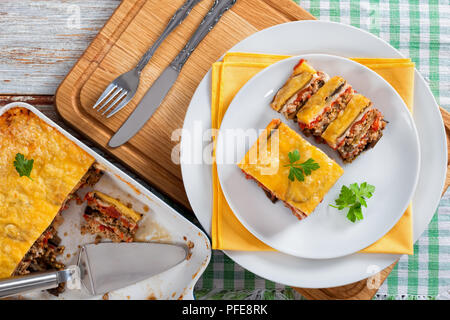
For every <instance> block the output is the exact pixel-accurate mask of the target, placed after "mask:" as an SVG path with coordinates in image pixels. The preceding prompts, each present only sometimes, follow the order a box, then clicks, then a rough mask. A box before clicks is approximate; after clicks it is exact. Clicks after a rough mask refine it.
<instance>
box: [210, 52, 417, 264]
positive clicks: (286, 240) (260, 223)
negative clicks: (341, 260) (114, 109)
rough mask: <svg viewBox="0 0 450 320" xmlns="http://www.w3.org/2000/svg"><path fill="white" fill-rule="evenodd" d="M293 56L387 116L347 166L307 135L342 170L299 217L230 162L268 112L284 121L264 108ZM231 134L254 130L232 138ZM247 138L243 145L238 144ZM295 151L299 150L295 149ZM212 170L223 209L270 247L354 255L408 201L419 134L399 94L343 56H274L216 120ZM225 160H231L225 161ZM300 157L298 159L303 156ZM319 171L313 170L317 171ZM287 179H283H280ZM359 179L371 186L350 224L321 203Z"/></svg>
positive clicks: (300, 253) (321, 255) (309, 254)
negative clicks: (372, 142)
mask: <svg viewBox="0 0 450 320" xmlns="http://www.w3.org/2000/svg"><path fill="white" fill-rule="evenodd" d="M300 59H305V60H306V61H308V63H309V64H310V65H312V66H313V67H314V68H316V70H322V71H325V72H326V73H328V75H329V76H330V77H333V76H342V77H343V78H344V79H346V80H347V81H348V83H350V84H351V85H352V86H353V88H354V89H355V90H356V91H357V92H359V93H361V94H364V95H365V96H366V97H368V98H370V99H371V100H372V102H373V104H374V106H375V107H376V108H378V109H379V110H380V111H381V112H382V114H383V115H384V117H385V119H386V120H387V121H389V124H388V125H387V127H386V129H385V130H384V131H383V137H382V138H381V140H380V141H379V142H378V143H377V145H376V147H375V148H373V149H370V150H368V151H365V152H363V153H362V154H361V155H360V156H359V157H358V158H357V159H356V160H355V161H353V162H352V163H351V164H343V163H342V161H341V160H340V159H339V156H338V154H337V152H335V151H333V150H331V148H328V147H327V146H326V145H325V144H318V143H316V142H315V141H314V139H313V138H311V139H309V141H310V143H311V144H313V145H316V147H319V148H320V149H321V150H322V151H324V152H326V153H327V154H328V156H329V157H331V158H332V159H334V160H335V161H336V162H338V163H339V165H341V167H342V168H343V169H344V174H343V175H342V176H341V177H340V179H339V180H338V181H337V182H336V183H335V185H334V186H333V187H332V188H331V189H330V191H329V192H328V193H327V194H326V196H325V197H324V199H323V201H322V202H321V203H320V204H319V205H318V206H317V207H316V209H315V210H314V211H313V213H311V215H310V216H309V217H308V218H306V219H303V220H302V221H299V220H298V219H297V217H295V216H294V215H293V214H292V213H291V211H290V209H288V208H286V207H285V206H284V204H283V203H282V201H278V202H277V203H275V204H273V203H272V202H271V201H270V200H269V199H268V198H267V196H266V195H265V192H263V191H262V190H261V188H260V187H259V186H258V185H257V184H256V183H255V181H252V180H248V179H247V178H246V177H245V175H244V174H243V173H242V170H241V169H240V168H239V167H238V166H237V165H236V163H237V162H239V161H240V160H241V159H242V158H243V157H244V156H245V154H246V153H247V151H248V149H249V146H252V145H253V144H254V143H255V142H256V133H259V132H261V130H262V129H264V128H265V127H266V126H267V124H268V123H269V122H270V121H271V120H272V119H273V118H281V120H282V121H283V122H284V123H285V124H288V125H289V126H290V127H291V128H292V129H293V130H294V131H297V132H300V130H299V129H298V125H296V123H294V121H291V120H289V121H288V120H286V119H285V118H284V116H283V115H281V114H279V113H278V112H276V111H275V110H273V109H272V108H271V107H270V102H271V101H272V99H273V96H274V94H275V93H276V92H277V91H278V89H279V88H281V87H282V86H283V84H284V83H285V82H286V79H287V78H288V77H289V76H290V75H291V73H292V70H293V68H294V66H295V65H296V64H297V63H298V61H299V60H300ZM237 132H246V133H252V132H253V133H255V134H252V135H250V136H248V137H245V135H244V136H241V137H239V136H238V135H237V134H236V133H237ZM245 138H248V139H247V140H248V141H249V144H248V145H246V144H244V143H240V142H241V141H243V140H244V139H245ZM300 156H301V155H300ZM216 159H217V172H218V176H219V179H220V184H221V186H222V190H223V193H224V195H225V198H226V199H227V202H228V204H229V205H230V208H231V209H232V211H233V212H234V214H235V215H236V217H237V218H238V219H239V220H240V221H241V223H242V224H243V225H244V226H245V227H246V228H247V230H249V231H250V232H251V233H253V235H255V236H256V237H257V238H258V239H259V240H261V241H262V242H264V243H266V244H267V245H269V246H270V247H272V248H274V249H276V250H278V251H280V252H284V253H286V254H290V255H293V256H297V257H303V258H311V259H329V258H336V257H341V256H344V255H348V254H351V253H355V252H357V251H359V250H361V249H364V248H366V247H367V246H369V245H371V244H372V243H374V242H375V241H377V240H378V239H379V238H381V237H382V236H383V235H384V234H386V233H387V232H388V231H389V230H390V229H391V228H392V227H393V226H394V225H395V224H396V223H397V221H398V219H400V217H401V216H402V215H403V213H404V212H405V210H406V208H407V207H408V204H409V202H410V201H411V198H412V195H413V192H414V189H415V187H416V184H417V178H418V176H419V164H420V154H419V140H418V137H417V132H416V128H415V125H414V121H413V119H412V117H411V113H410V112H409V111H408V108H407V107H406V105H405V103H404V102H403V100H402V98H401V97H400V96H399V94H398V93H397V92H396V91H395V90H394V88H392V87H391V86H390V85H389V84H388V83H387V82H386V81H385V80H384V79H383V78H382V77H380V76H379V75H378V74H376V73H375V72H374V71H372V70H370V69H368V68H367V67H365V66H363V65H361V64H359V63H356V62H354V61H351V60H349V59H346V58H342V57H338V56H331V55H324V54H307V55H301V56H297V57H292V58H289V59H286V60H282V61H280V62H278V63H275V64H273V65H271V66H270V67H268V68H266V69H264V70H263V71H261V72H259V73H258V74H257V75H256V76H254V77H253V78H252V79H251V80H250V81H249V82H247V83H246V84H245V86H244V87H243V88H242V89H241V90H240V91H239V92H238V94H237V95H236V96H235V98H234V99H233V101H232V102H231V104H230V106H229V107H228V110H227V112H226V114H225V116H224V118H223V120H222V125H221V127H220V132H219V136H218V142H217V149H216ZM230 160H231V161H230ZM304 160H306V159H304ZM319 170H320V169H319ZM286 179H287V177H286ZM355 182H357V183H362V182H367V183H369V184H371V185H374V186H375V187H376V190H375V193H374V195H373V197H372V198H370V199H369V200H368V207H367V208H363V214H364V219H363V220H361V221H359V222H356V223H352V222H350V221H349V220H348V219H347V218H346V215H345V213H344V212H343V211H341V212H339V211H338V210H337V209H335V208H332V207H330V206H329V204H334V199H337V198H338V197H339V192H340V190H341V187H342V186H343V185H346V186H349V185H350V184H352V183H355Z"/></svg>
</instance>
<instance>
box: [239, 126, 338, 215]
mask: <svg viewBox="0 0 450 320" xmlns="http://www.w3.org/2000/svg"><path fill="white" fill-rule="evenodd" d="M238 166H239V168H241V170H242V171H243V172H244V173H245V175H246V177H247V178H248V179H253V180H255V181H256V182H257V183H258V185H259V186H260V187H261V188H262V189H263V190H264V192H265V193H266V195H267V196H268V197H269V198H270V199H271V200H272V201H273V202H275V201H276V200H281V201H283V203H284V204H285V206H286V207H288V208H289V209H291V211H292V213H293V214H294V215H295V216H296V217H297V218H298V219H303V218H305V217H307V216H308V215H310V214H311V213H312V212H313V211H314V209H315V208H316V207H317V205H318V204H319V203H320V202H321V201H322V199H323V197H324V196H325V195H326V194H327V193H328V191H329V190H330V189H331V187H332V186H333V185H334V184H335V183H336V181H337V180H338V179H339V177H340V176H341V175H342V174H343V173H344V170H343V169H342V168H341V167H340V166H339V165H338V164H337V163H336V162H335V161H333V160H332V159H330V158H329V157H328V156H327V155H326V154H325V153H324V152H322V151H321V150H320V149H318V148H316V147H314V146H313V145H311V144H310V143H309V142H308V141H306V140H305V139H303V138H302V137H301V136H300V135H299V134H298V133H296V132H295V131H294V130H292V129H291V128H289V126H287V125H285V124H283V123H282V122H281V121H280V120H279V119H274V120H272V121H271V122H270V123H269V125H268V126H267V127H266V129H265V131H264V132H263V133H262V134H261V135H260V137H259V138H258V140H257V142H256V143H255V144H254V145H253V146H252V147H251V148H250V149H249V151H248V152H247V154H246V155H245V157H244V158H243V159H242V160H241V162H240V163H239V164H238ZM293 168H296V169H293Z"/></svg>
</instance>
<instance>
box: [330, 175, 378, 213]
mask: <svg viewBox="0 0 450 320" xmlns="http://www.w3.org/2000/svg"><path fill="white" fill-rule="evenodd" d="M374 192H375V187H374V186H372V185H370V184H368V183H367V182H363V183H361V185H360V186H358V184H357V183H352V184H351V185H350V187H347V186H342V188H341V193H340V194H339V198H337V199H336V200H335V202H336V205H332V204H330V206H331V207H333V208H336V209H338V210H344V209H346V208H349V210H348V212H347V219H348V220H350V221H351V222H355V221H357V220H358V221H359V220H362V219H364V216H363V213H362V206H364V207H366V208H367V202H366V199H369V198H371V197H372V195H373V193H374Z"/></svg>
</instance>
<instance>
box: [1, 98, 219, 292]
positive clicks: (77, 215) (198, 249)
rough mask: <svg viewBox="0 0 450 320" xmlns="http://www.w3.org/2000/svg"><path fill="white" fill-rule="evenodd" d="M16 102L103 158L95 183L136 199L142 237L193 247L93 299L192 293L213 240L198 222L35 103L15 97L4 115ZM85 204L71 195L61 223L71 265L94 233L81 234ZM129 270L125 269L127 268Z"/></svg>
mask: <svg viewBox="0 0 450 320" xmlns="http://www.w3.org/2000/svg"><path fill="white" fill-rule="evenodd" d="M13 107H24V108H27V109H29V110H30V111H32V112H33V113H34V114H36V115H37V116H39V117H40V118H41V119H42V120H43V121H45V122H46V123H48V124H49V125H51V126H52V127H54V128H56V129H57V130H58V131H60V132H61V133H62V134H64V135H65V136H66V137H67V138H69V139H70V140H72V141H73V142H75V143H76V144H77V145H78V146H80V147H81V148H82V149H83V150H85V151H86V152H88V153H89V154H90V155H92V156H93V157H94V158H95V159H96V160H97V162H98V163H100V164H101V165H103V166H104V167H105V168H106V172H105V174H104V176H103V177H102V178H101V180H100V181H99V182H98V183H97V184H96V186H95V189H96V190H99V191H102V192H104V193H106V194H108V195H111V196H113V197H115V198H119V199H120V200H121V201H122V202H124V203H127V204H128V203H129V204H131V205H132V207H133V209H134V210H136V211H137V212H139V213H142V214H143V215H144V216H143V219H142V220H141V223H140V227H139V230H138V233H137V235H136V237H137V239H138V240H142V241H161V242H165V243H184V244H187V245H188V246H189V247H192V248H191V249H190V252H191V255H190V256H189V258H188V259H187V260H185V261H184V262H182V263H181V264H179V265H177V266H176V267H174V268H172V269H170V270H168V271H166V272H164V273H161V274H159V275H157V276H154V277H152V278H149V279H147V280H145V281H141V282H139V283H136V284H134V285H132V286H129V287H126V288H123V289H120V290H116V291H113V292H109V293H108V294H106V295H104V296H97V297H93V298H94V299H102V298H103V299H193V298H194V295H193V288H194V285H195V283H196V282H197V280H198V279H199V277H200V276H201V274H202V273H203V271H204V270H205V268H206V267H207V265H208V263H209V260H210V258H211V246H210V243H209V240H208V238H207V237H206V235H205V234H204V233H203V232H202V231H201V230H200V229H199V228H197V227H196V226H195V225H193V224H192V223H191V222H189V221H188V220H187V219H185V218H184V217H183V216H181V215H180V214H179V213H177V212H176V211H175V210H174V209H172V208H171V207H169V206H168V205H167V204H166V203H164V202H163V201H162V200H161V199H159V198H158V197H157V196H155V195H154V194H153V193H151V192H150V191H148V190H147V189H145V188H144V187H143V186H141V185H140V184H139V183H137V182H136V181H135V180H134V179H132V178H131V177H129V176H128V175H127V174H125V173H124V172H123V171H121V170H120V169H118V168H117V167H116V166H114V165H113V164H111V163H110V162H109V161H108V160H106V159H105V158H103V157H102V156H100V155H99V154H97V153H96V152H94V151H93V150H91V149H89V148H88V147H87V146H86V145H84V144H83V143H82V142H80V141H79V140H77V139H76V138H74V137H73V136H72V135H70V134H69V133H68V132H67V131H65V130H64V129H62V128H61V127H59V126H58V125H57V124H56V123H54V122H53V121H52V120H50V119H49V118H47V117H46V116H45V115H43V114H42V113H41V112H39V111H38V110H37V109H36V108H34V107H33V106H31V105H29V104H27V103H20V102H15V103H10V104H8V105H6V106H5V107H3V108H2V109H1V110H0V115H1V114H3V113H4V112H5V111H6V110H8V109H10V108H13ZM91 189H92V188H84V189H82V190H79V191H78V194H79V195H80V196H82V197H83V196H84V194H85V193H86V192H87V191H89V190H91ZM84 206H85V204H84V203H83V204H82V205H78V204H77V203H76V201H71V202H70V206H69V208H68V209H67V210H65V211H64V212H63V213H62V216H63V218H64V222H63V224H62V225H61V226H60V227H59V228H58V235H59V237H60V238H61V239H62V243H61V244H62V245H64V246H65V247H66V249H65V252H64V254H63V255H62V256H60V259H59V260H61V261H62V262H64V263H65V264H66V265H69V264H76V258H77V255H78V250H79V245H81V244H85V243H91V242H93V241H94V238H95V236H92V235H82V234H81V233H80V225H81V224H82V223H83V218H82V212H83V209H84ZM124 273H126V270H124ZM23 298H28V299H89V298H92V297H90V296H88V295H86V294H83V293H82V292H80V291H70V290H66V291H65V292H64V293H63V294H61V295H60V296H59V297H55V296H53V295H51V294H49V293H47V292H39V293H31V294H27V295H25V296H24V297H23Z"/></svg>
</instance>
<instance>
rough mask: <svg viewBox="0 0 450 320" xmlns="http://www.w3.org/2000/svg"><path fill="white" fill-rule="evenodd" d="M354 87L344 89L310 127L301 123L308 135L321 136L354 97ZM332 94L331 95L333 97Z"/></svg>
mask: <svg viewBox="0 0 450 320" xmlns="http://www.w3.org/2000/svg"><path fill="white" fill-rule="evenodd" d="M353 93H354V91H353V89H352V88H351V87H348V88H346V89H345V90H343V91H342V92H341V93H340V94H339V95H338V96H337V97H336V98H335V99H334V101H332V102H331V103H330V105H329V106H328V107H326V108H325V109H324V110H323V113H322V114H321V115H320V116H318V117H317V118H316V119H315V120H314V122H313V123H311V124H310V125H309V126H308V127H305V126H303V125H300V128H301V129H302V130H303V132H304V133H305V135H306V136H310V135H313V136H317V137H320V136H321V135H322V133H323V132H324V131H325V130H326V129H327V127H328V126H329V125H330V123H331V122H332V121H334V120H335V119H336V118H337V117H338V115H339V113H340V112H341V111H342V110H344V109H345V107H346V106H347V104H348V102H349V101H350V100H351V98H352V97H353ZM331 97H332V96H330V98H331Z"/></svg>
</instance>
